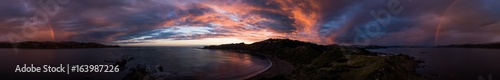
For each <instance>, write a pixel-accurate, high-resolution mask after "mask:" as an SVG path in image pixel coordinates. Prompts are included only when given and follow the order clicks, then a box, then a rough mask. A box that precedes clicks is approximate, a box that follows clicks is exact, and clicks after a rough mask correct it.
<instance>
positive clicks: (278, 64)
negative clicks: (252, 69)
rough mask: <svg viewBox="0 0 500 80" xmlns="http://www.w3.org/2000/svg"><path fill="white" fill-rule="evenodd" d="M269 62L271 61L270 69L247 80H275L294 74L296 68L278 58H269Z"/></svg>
mask: <svg viewBox="0 0 500 80" xmlns="http://www.w3.org/2000/svg"><path fill="white" fill-rule="evenodd" d="M267 58H268V60H269V61H271V64H272V65H271V67H269V68H268V69H267V70H266V71H264V72H262V73H259V74H257V75H255V76H253V77H250V78H248V79H247V80H253V79H262V78H273V77H275V76H278V75H286V74H290V73H292V71H293V70H294V68H295V67H294V66H293V65H292V64H291V63H289V62H286V61H284V60H281V59H279V58H276V57H272V58H269V57H267Z"/></svg>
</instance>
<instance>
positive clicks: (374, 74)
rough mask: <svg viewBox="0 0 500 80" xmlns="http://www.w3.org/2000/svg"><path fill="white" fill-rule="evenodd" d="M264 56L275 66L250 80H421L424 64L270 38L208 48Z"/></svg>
mask: <svg viewBox="0 0 500 80" xmlns="http://www.w3.org/2000/svg"><path fill="white" fill-rule="evenodd" d="M204 49H217V50H229V51H236V52H243V53H248V54H254V55H260V56H265V57H267V58H269V59H270V60H271V62H272V63H273V65H272V66H271V68H269V69H268V70H267V71H265V72H263V73H261V74H259V75H257V76H254V77H253V78H250V79H272V80H275V79H297V80H318V79H320V80H367V79H370V80H377V79H378V80H415V79H416V80H420V79H424V78H423V77H422V76H420V75H418V74H416V71H415V69H416V68H417V67H418V64H419V63H421V61H418V60H415V58H413V57H410V56H407V55H385V54H381V53H374V52H369V51H367V50H365V49H363V48H356V47H348V46H339V45H317V44H314V43H309V42H303V41H297V40H290V39H267V40H264V41H260V42H255V43H253V44H244V43H234V44H222V45H212V46H205V47H204Z"/></svg>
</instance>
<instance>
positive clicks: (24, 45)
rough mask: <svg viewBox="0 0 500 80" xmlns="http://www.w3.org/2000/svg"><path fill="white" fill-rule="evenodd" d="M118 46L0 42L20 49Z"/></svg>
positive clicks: (1, 44) (68, 42) (81, 43)
mask: <svg viewBox="0 0 500 80" xmlns="http://www.w3.org/2000/svg"><path fill="white" fill-rule="evenodd" d="M110 47H120V46H117V45H104V44H99V43H93V42H74V41H66V42H50V41H46V42H36V41H25V42H19V43H9V42H0V48H21V49H72V48H110Z"/></svg>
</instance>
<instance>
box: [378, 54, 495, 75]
mask: <svg viewBox="0 0 500 80" xmlns="http://www.w3.org/2000/svg"><path fill="white" fill-rule="evenodd" d="M370 51H374V52H384V53H390V54H399V53H402V54H407V55H410V56H413V57H415V58H417V59H421V60H423V61H425V63H423V64H422V65H424V66H425V67H424V68H420V69H417V71H418V73H420V74H422V75H424V76H426V77H428V78H429V79H440V80H478V78H479V77H482V78H484V79H485V80H488V78H489V75H491V77H492V79H493V80H498V79H500V49H473V48H388V49H371V50H370Z"/></svg>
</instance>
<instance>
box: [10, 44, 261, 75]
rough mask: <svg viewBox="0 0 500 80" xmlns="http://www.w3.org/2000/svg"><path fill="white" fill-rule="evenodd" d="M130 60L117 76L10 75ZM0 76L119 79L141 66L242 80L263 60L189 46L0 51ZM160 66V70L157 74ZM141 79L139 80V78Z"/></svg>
mask: <svg viewBox="0 0 500 80" xmlns="http://www.w3.org/2000/svg"><path fill="white" fill-rule="evenodd" d="M124 55H127V56H130V57H133V58H134V59H133V60H131V61H128V63H127V65H126V66H127V67H128V69H125V70H121V72H120V73H70V75H67V74H65V73H14V72H13V71H14V69H15V66H16V65H22V64H35V65H42V64H49V65H52V64H54V65H55V64H57V65H58V64H72V65H75V64H78V65H83V64H98V65H99V64H106V65H110V64H115V63H113V62H109V61H116V60H117V59H120V58H121V57H123V56H124ZM0 60H1V62H2V65H1V66H0V76H1V77H4V79H54V78H56V79H122V78H124V77H125V76H126V75H127V74H130V73H131V72H132V71H131V70H129V69H132V68H137V66H139V65H142V66H144V68H146V69H147V71H149V72H150V73H151V75H152V76H153V77H155V76H156V77H158V76H159V77H161V78H167V79H186V78H189V79H244V78H248V77H251V76H254V75H257V74H258V73H260V72H263V71H265V70H266V69H267V68H268V67H269V66H270V62H269V61H268V60H267V59H264V58H260V57H255V56H251V55H248V54H241V53H234V52H228V51H218V50H204V49H195V48H190V47H125V48H105V49H60V50H49V49H21V50H20V53H17V54H16V53H13V51H12V50H10V49H0ZM159 67H161V69H162V70H161V71H159V69H160V68H159ZM141 79H142V78H141Z"/></svg>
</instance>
